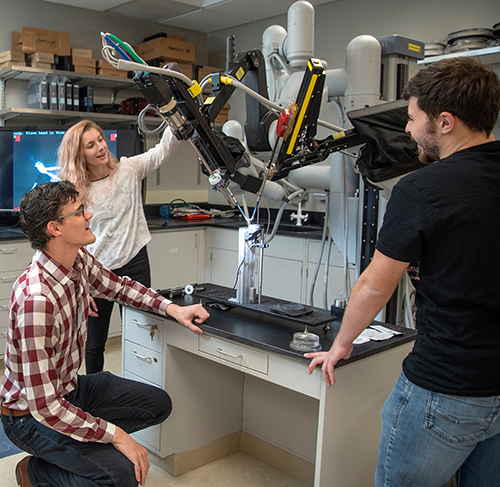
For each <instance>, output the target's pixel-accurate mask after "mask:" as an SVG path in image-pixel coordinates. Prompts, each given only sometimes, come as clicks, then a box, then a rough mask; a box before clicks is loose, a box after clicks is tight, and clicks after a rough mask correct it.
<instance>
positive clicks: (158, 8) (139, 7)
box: [111, 0, 196, 22]
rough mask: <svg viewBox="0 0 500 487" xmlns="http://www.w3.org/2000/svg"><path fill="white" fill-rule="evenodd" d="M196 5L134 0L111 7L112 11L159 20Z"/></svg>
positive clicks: (184, 11) (187, 10)
mask: <svg viewBox="0 0 500 487" xmlns="http://www.w3.org/2000/svg"><path fill="white" fill-rule="evenodd" d="M195 9H196V7H193V6H192V5H187V4H186V3H184V2H175V1H165V0H133V1H131V2H127V3H126V4H124V5H120V6H119V7H116V8H113V9H111V12H112V13H116V14H120V15H126V16H127V17H133V18H136V19H143V20H151V21H154V22H156V21H158V20H159V19H164V18H166V17H172V16H174V15H179V14H182V13H186V12H190V11H192V10H195Z"/></svg>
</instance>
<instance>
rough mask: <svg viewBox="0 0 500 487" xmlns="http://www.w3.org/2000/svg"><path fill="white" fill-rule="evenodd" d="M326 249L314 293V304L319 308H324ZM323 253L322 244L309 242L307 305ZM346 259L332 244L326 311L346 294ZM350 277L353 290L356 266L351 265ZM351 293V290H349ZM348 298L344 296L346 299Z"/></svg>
mask: <svg viewBox="0 0 500 487" xmlns="http://www.w3.org/2000/svg"><path fill="white" fill-rule="evenodd" d="M326 250H327V249H326V248H325V250H324V252H323V257H322V261H321V262H322V263H321V266H320V268H319V272H318V276H317V279H316V285H315V287H314V293H313V300H314V301H313V304H314V306H317V307H318V308H323V307H324V304H325V303H324V301H325V300H324V280H325V265H324V262H325V258H326ZM320 251H321V242H317V241H312V240H310V241H309V242H308V251H307V255H308V258H307V261H308V262H307V273H306V294H307V304H310V303H309V297H310V294H311V286H312V283H313V278H314V273H315V272H316V267H317V264H316V263H317V260H318V258H319V254H320ZM343 261H344V258H343V256H342V253H341V252H340V250H339V249H338V248H337V246H336V245H334V244H332V249H331V253H330V265H329V268H328V292H327V300H326V301H327V302H326V309H330V306H331V305H332V304H333V302H334V301H335V299H338V298H340V293H344V294H345V291H344V287H345V286H344V267H343V263H344V262H343ZM349 276H350V281H351V288H352V286H353V284H354V282H355V281H356V268H355V266H354V265H352V264H350V265H349ZM348 291H349V293H350V289H349V290H348ZM345 297H346V296H344V299H345Z"/></svg>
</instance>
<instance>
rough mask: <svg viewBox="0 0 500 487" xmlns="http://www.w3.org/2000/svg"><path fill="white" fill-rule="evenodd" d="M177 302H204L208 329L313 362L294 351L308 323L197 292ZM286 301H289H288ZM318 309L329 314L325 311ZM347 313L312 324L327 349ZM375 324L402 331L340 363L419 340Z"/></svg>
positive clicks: (371, 343) (335, 311) (337, 311)
mask: <svg viewBox="0 0 500 487" xmlns="http://www.w3.org/2000/svg"><path fill="white" fill-rule="evenodd" d="M200 286H203V287H204V288H205V289H206V290H208V291H214V292H218V291H220V293H219V294H222V293H225V292H227V291H228V288H225V287H222V286H215V285H213V284H200ZM202 294H206V293H202ZM263 299H265V298H263ZM173 301H174V302H175V303H176V304H179V305H181V306H185V305H190V304H198V303H200V302H202V304H203V305H204V306H205V308H206V309H207V310H208V311H209V313H210V318H208V319H207V321H206V322H205V323H204V324H202V325H201V326H200V328H201V329H202V330H203V331H204V332H207V333H210V334H211V335H214V336H218V337H220V338H225V339H227V340H231V341H234V342H237V343H241V344H242V345H247V346H249V347H253V348H256V349H259V350H263V351H267V352H271V353H275V354H278V355H282V356H285V357H288V358H291V359H293V360H296V361H299V362H304V363H309V362H310V359H306V358H304V356H303V353H304V352H300V351H297V350H294V349H292V348H291V347H290V342H291V341H292V340H293V334H294V333H295V332H302V331H304V328H305V326H304V325H303V324H299V323H296V322H293V321H291V320H289V319H287V318H286V317H282V316H280V315H278V314H277V315H276V316H270V315H264V314H262V313H259V312H258V311H251V310H249V309H247V308H241V307H239V306H237V305H234V304H231V303H227V305H228V306H229V309H227V310H225V311H223V310H221V309H218V308H217V307H212V306H211V303H214V302H216V301H214V300H211V299H207V298H206V297H200V296H198V295H197V294H196V292H195V293H194V294H192V295H189V296H188V295H185V296H178V297H175V298H173ZM282 301H283V302H286V301H285V300H282ZM314 309H317V310H318V311H321V312H323V313H326V311H325V310H322V309H319V308H314ZM343 312H344V310H343V309H342V308H333V314H334V315H335V316H336V319H334V320H333V321H331V322H330V323H329V324H328V327H326V328H325V326H324V325H318V326H314V327H310V326H309V327H308V330H309V332H311V333H315V334H317V335H319V338H320V344H321V347H322V348H321V349H322V350H323V351H327V350H329V349H330V347H331V346H332V343H333V340H334V338H335V336H336V335H337V332H338V330H339V328H340V320H341V319H342V315H343ZM374 324H380V325H383V326H385V327H386V328H389V329H392V330H396V331H399V332H400V333H401V334H400V335H395V336H393V337H392V338H389V339H388V340H384V341H369V342H368V343H364V344H359V345H354V350H353V353H352V355H351V357H350V358H349V359H348V360H342V361H341V362H340V363H339V364H338V366H342V365H346V364H348V363H352V362H355V361H357V360H361V359H364V358H367V357H369V356H371V355H374V354H377V353H380V352H383V351H385V350H390V349H391V348H394V347H397V346H400V345H403V344H405V343H409V342H412V341H413V340H415V337H416V331H415V330H411V329H408V328H400V327H396V326H394V325H390V324H387V323H379V322H374Z"/></svg>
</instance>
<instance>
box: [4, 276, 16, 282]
mask: <svg viewBox="0 0 500 487" xmlns="http://www.w3.org/2000/svg"><path fill="white" fill-rule="evenodd" d="M16 279H17V277H14V276H11V277H2V282H14V281H15V280H16Z"/></svg>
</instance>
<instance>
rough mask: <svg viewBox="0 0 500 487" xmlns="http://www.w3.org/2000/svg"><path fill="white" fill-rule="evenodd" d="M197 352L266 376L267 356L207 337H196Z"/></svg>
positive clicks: (267, 367)
mask: <svg viewBox="0 0 500 487" xmlns="http://www.w3.org/2000/svg"><path fill="white" fill-rule="evenodd" d="M198 350H199V351H200V352H203V353H208V354H209V355H212V356H214V357H217V358H219V359H221V360H225V361H227V362H231V363H232V364H235V365H240V366H241V367H244V368H247V369H252V370H255V371H257V372H261V373H262V374H266V375H267V374H268V370H269V355H267V354H266V353H262V352H258V351H257V350H253V349H251V348H247V347H243V346H241V345H238V344H236V343H232V342H228V341H226V340H221V339H220V338H214V337H211V336H207V335H199V336H198Z"/></svg>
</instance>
